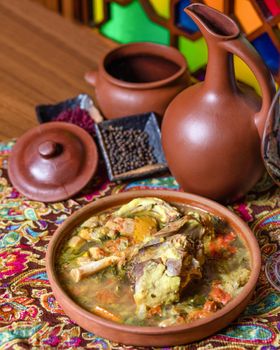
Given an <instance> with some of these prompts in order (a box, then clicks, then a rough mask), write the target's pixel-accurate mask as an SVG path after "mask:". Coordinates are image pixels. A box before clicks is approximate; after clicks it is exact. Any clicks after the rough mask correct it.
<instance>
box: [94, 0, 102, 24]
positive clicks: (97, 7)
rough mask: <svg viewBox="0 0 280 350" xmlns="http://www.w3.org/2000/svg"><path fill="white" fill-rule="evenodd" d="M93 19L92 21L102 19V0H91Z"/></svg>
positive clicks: (100, 20)
mask: <svg viewBox="0 0 280 350" xmlns="http://www.w3.org/2000/svg"><path fill="white" fill-rule="evenodd" d="M92 9H93V20H94V23H100V22H102V21H103V20H104V4H103V0H93V6H92Z"/></svg>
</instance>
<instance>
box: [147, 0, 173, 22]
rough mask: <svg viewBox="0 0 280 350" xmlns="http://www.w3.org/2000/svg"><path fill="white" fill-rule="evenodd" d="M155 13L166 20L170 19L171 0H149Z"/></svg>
mask: <svg viewBox="0 0 280 350" xmlns="http://www.w3.org/2000/svg"><path fill="white" fill-rule="evenodd" d="M149 1H150V3H151V5H152V6H153V8H154V10H155V12H156V13H157V14H158V15H159V16H161V17H164V18H169V17H170V0H160V1H159V0H149Z"/></svg>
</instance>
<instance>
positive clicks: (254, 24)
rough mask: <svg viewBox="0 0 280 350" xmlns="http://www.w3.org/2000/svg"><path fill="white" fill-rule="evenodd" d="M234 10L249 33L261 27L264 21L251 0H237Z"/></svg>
mask: <svg viewBox="0 0 280 350" xmlns="http://www.w3.org/2000/svg"><path fill="white" fill-rule="evenodd" d="M234 10H235V14H236V17H237V19H238V20H239V22H240V24H241V26H242V28H243V29H244V30H245V32H246V33H247V34H250V33H252V32H254V31H255V30H256V29H258V28H260V27H261V25H262V21H261V19H260V17H259V16H258V14H257V13H256V10H255V9H254V7H253V5H252V4H251V2H250V1H249V0H235V2H234Z"/></svg>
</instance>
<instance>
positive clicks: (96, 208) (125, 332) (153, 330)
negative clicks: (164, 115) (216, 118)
mask: <svg viewBox="0 0 280 350" xmlns="http://www.w3.org/2000/svg"><path fill="white" fill-rule="evenodd" d="M147 196H148V197H150V196H154V197H159V198H162V199H164V200H166V201H169V202H174V203H182V204H186V205H189V206H192V207H195V208H198V209H202V210H205V211H208V212H210V213H212V214H214V215H218V216H219V217H221V218H223V219H225V220H226V221H227V222H228V223H229V225H230V226H231V227H232V229H233V230H235V232H237V233H238V234H239V235H240V237H241V239H242V240H243V242H244V244H245V245H246V247H247V248H248V250H249V252H250V256H251V271H252V272H251V276H250V278H249V281H248V282H247V284H246V285H245V286H244V288H243V290H242V291H241V293H240V294H239V295H238V296H237V297H236V298H235V299H233V300H232V301H231V302H230V303H229V304H227V305H226V306H225V307H224V308H223V309H221V310H219V311H217V312H216V313H215V314H214V315H213V316H210V317H207V318H205V319H201V320H197V321H194V322H192V323H189V324H185V325H179V326H171V327H166V328H160V327H138V326H128V325H122V324H118V323H114V322H111V321H107V320H105V319H103V318H100V317H98V316H95V315H93V314H92V313H90V312H88V311H86V310H84V309H83V308H81V307H80V306H78V305H77V304H76V303H75V302H74V301H73V300H72V299H71V298H70V297H69V296H68V295H67V294H66V292H65V291H64V290H63V289H62V287H61V284H60V282H59V280H58V277H57V274H56V271H55V262H56V257H57V255H58V252H59V249H60V245H61V242H62V241H63V239H65V237H67V236H68V235H69V234H70V233H71V232H72V230H73V229H74V228H75V227H76V226H77V225H79V224H81V223H82V222H83V221H84V220H86V219H87V218H88V217H90V216H91V215H93V214H96V213H98V212H100V211H103V210H106V209H109V208H111V207H114V206H119V205H122V204H124V203H127V202H128V201H130V200H132V199H133V198H136V197H147ZM46 259H47V273H48V277H49V280H50V284H51V287H52V289H53V292H54V295H55V297H56V299H57V301H58V303H59V304H60V306H61V307H62V309H63V310H64V311H65V313H66V314H67V315H68V316H69V317H70V318H71V319H72V320H73V321H75V322H76V323H77V324H78V325H80V326H81V327H83V328H85V329H86V330H88V331H90V332H93V333H95V334H97V335H99V336H101V337H104V338H107V339H110V340H113V341H116V342H119V343H123V344H129V345H139V346H167V345H179V344H186V343H190V342H193V341H196V340H199V339H202V338H205V337H207V336H209V335H211V334H213V333H215V332H217V331H218V330H220V329H222V328H224V327H225V326H226V325H228V324H229V323H230V322H231V321H233V320H234V319H235V318H236V317H237V316H238V315H239V314H240V313H241V312H242V311H243V310H244V308H245V307H246V305H247V304H248V302H249V300H250V298H251V296H252V294H253V291H254V289H255V285H256V283H257V279H258V276H259V273H260V268H261V255H260V249H259V246H258V242H257V240H256V239H255V237H254V235H253V233H252V232H251V230H250V229H249V227H248V226H247V225H246V224H245V223H244V222H243V221H242V220H241V219H239V218H238V217H237V216H236V215H235V214H233V213H232V212H230V211H229V210H228V209H226V208H225V207H223V206H221V205H220V204H218V203H215V202H213V201H211V200H208V199H205V198H202V197H199V196H196V195H191V194H187V193H181V192H175V191H148V190H147V191H137V192H126V193H121V194H117V195H113V196H109V197H105V198H102V199H98V200H97V201H95V202H93V203H91V204H88V205H87V206H85V207H84V208H82V209H80V210H78V211H77V212H76V213H74V214H73V215H71V216H70V217H69V218H68V219H67V220H66V221H65V222H64V223H63V224H62V225H61V226H60V227H59V228H58V230H57V231H56V232H55V234H54V236H53V237H52V239H51V241H50V243H49V246H48V250H47V258H46Z"/></svg>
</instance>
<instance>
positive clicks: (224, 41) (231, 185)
mask: <svg viewBox="0 0 280 350" xmlns="http://www.w3.org/2000/svg"><path fill="white" fill-rule="evenodd" d="M185 12H186V13H187V14H189V15H190V17H191V18H192V19H193V20H194V21H195V23H196V24H197V25H198V27H199V28H200V30H201V32H202V34H203V36H204V37H205V39H206V42H207V46H208V64H207V70H206V76H205V80H204V82H202V83H198V84H196V85H194V86H191V87H189V88H187V89H185V90H184V91H183V92H181V93H180V94H179V95H178V96H176V97H175V99H174V100H173V101H172V102H171V103H170V104H169V106H168V108H167V110H166V112H165V115H164V119H163V125H162V142H163V149H164V152H165V156H166V159H167V163H168V165H169V168H170V170H171V172H172V174H173V175H174V177H175V178H176V180H177V181H178V183H179V184H180V185H181V187H182V188H183V189H184V190H185V191H188V192H193V193H196V194H199V195H203V196H205V197H209V198H212V199H215V200H219V201H226V202H228V201H233V200H236V199H238V198H240V197H241V196H243V195H244V194H245V193H246V192H248V191H249V190H250V188H251V187H252V186H253V185H254V184H255V183H256V182H257V181H258V180H259V179H260V177H261V175H262V173H263V170H264V165H263V161H262V157H261V137H262V134H263V129H264V125H265V120H266V116H267V114H268V110H269V107H270V105H271V101H272V98H273V95H274V94H275V86H274V82H273V78H272V76H271V74H270V72H269V70H268V68H267V67H266V66H265V64H264V63H263V61H262V59H261V58H260V56H259V55H258V53H257V52H256V51H255V49H254V48H253V47H252V46H251V44H250V43H249V42H248V41H247V40H246V39H245V37H244V36H243V35H242V34H241V33H240V31H239V28H238V26H237V24H236V23H235V22H234V21H233V20H232V19H231V18H229V17H227V16H226V15H224V14H222V13H220V12H219V11H217V10H214V9H212V8H210V7H208V6H206V5H203V4H192V5H190V6H188V7H187V8H186V9H185ZM233 54H235V55H237V56H239V57H240V58H241V59H242V60H243V61H244V62H245V63H246V64H248V66H249V67H250V68H251V70H252V71H253V72H254V74H255V76H256V78H257V80H258V82H259V84H260V87H261V92H262V100H261V99H260V98H259V97H258V96H257V94H255V92H254V91H253V90H252V89H249V88H248V89H246V90H244V87H243V88H242V87H241V86H238V84H237V82H236V80H235V76H234V67H233Z"/></svg>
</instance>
